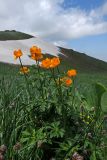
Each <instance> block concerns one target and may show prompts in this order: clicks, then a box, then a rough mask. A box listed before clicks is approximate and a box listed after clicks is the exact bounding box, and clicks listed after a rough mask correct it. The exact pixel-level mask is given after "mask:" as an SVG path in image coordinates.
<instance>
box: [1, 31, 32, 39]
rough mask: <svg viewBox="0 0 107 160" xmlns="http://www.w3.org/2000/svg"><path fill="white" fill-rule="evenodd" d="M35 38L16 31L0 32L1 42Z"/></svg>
mask: <svg viewBox="0 0 107 160" xmlns="http://www.w3.org/2000/svg"><path fill="white" fill-rule="evenodd" d="M32 37H33V36H31V35H29V34H26V33H22V32H18V31H15V30H11V31H10V30H5V31H0V41H6V40H20V39H28V38H32Z"/></svg>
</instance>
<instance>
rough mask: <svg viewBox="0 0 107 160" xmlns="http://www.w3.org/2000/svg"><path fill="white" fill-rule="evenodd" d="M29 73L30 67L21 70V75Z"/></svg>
mask: <svg viewBox="0 0 107 160" xmlns="http://www.w3.org/2000/svg"><path fill="white" fill-rule="evenodd" d="M28 72H29V68H28V67H21V68H20V73H24V74H27V73H28Z"/></svg>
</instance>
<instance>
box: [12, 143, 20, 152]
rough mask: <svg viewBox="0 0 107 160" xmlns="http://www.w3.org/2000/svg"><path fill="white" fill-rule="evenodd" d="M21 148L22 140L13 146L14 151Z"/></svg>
mask: <svg viewBox="0 0 107 160" xmlns="http://www.w3.org/2000/svg"><path fill="white" fill-rule="evenodd" d="M20 148H21V143H20V142H17V143H16V144H15V145H14V146H13V150H14V151H17V150H20Z"/></svg>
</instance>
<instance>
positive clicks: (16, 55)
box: [13, 49, 23, 59]
mask: <svg viewBox="0 0 107 160" xmlns="http://www.w3.org/2000/svg"><path fill="white" fill-rule="evenodd" d="M13 54H14V58H15V59H17V58H20V57H21V56H22V55H23V53H22V51H21V50H20V49H19V50H15V51H14V53H13Z"/></svg>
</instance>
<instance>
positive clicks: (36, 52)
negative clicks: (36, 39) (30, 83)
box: [30, 46, 43, 60]
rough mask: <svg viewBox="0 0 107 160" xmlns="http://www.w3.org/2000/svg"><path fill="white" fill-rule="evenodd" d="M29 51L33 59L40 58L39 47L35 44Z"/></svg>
mask: <svg viewBox="0 0 107 160" xmlns="http://www.w3.org/2000/svg"><path fill="white" fill-rule="evenodd" d="M30 53H31V58H32V59H33V60H40V59H42V58H43V55H42V52H41V48H38V47H37V46H32V47H31V48H30Z"/></svg>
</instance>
